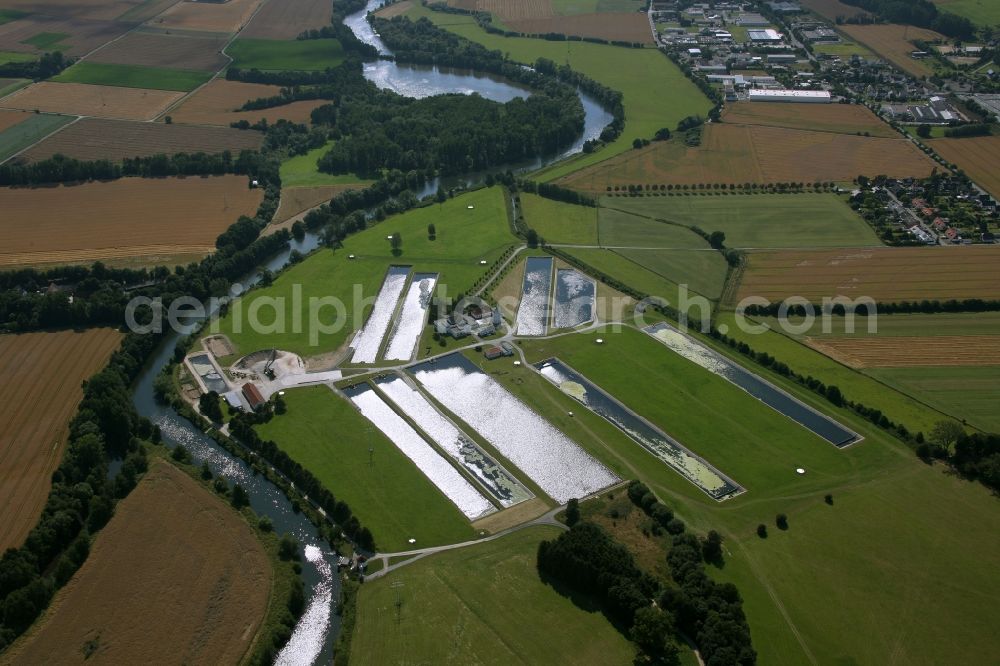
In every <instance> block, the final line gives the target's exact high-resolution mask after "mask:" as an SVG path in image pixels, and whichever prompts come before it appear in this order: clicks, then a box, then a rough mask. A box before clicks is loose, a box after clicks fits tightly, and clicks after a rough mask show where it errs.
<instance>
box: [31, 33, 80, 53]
mask: <svg viewBox="0 0 1000 666" xmlns="http://www.w3.org/2000/svg"><path fill="white" fill-rule="evenodd" d="M69 38H70V35H69V34H67V33H65V32H40V33H38V34H37V35H34V36H33V37H29V38H28V39H25V40H24V41H22V42H21V43H22V44H28V45H30V46H34V47H35V48H36V49H38V50H39V51H48V50H51V49H54V48H62V47H63V46H65V45H63V44H60V42H62V41H63V40H66V39H69Z"/></svg>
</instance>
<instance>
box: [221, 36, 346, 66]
mask: <svg viewBox="0 0 1000 666" xmlns="http://www.w3.org/2000/svg"><path fill="white" fill-rule="evenodd" d="M226 53H227V54H229V56H230V57H231V58H233V64H232V66H233V67H240V68H242V69H261V70H297V71H298V70H301V71H307V72H308V71H322V70H324V69H326V68H327V67H336V66H337V65H339V64H340V63H342V62H343V61H344V50H343V49H342V48H341V46H340V42H338V41H337V40H336V39H300V40H287V41H284V40H277V39H237V40H236V41H235V42H233V43H232V44H230V45H229V47H228V48H226Z"/></svg>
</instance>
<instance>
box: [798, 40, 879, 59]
mask: <svg viewBox="0 0 1000 666" xmlns="http://www.w3.org/2000/svg"><path fill="white" fill-rule="evenodd" d="M813 51H815V52H816V53H826V54H829V55H835V56H841V57H844V58H850V57H851V56H852V55H858V56H860V57H862V58H870V57H871V56H872V52H871V51H870V50H869V49H867V48H866V47H864V46H862V45H861V44H858V43H857V42H850V41H845V42H843V43H841V44H813Z"/></svg>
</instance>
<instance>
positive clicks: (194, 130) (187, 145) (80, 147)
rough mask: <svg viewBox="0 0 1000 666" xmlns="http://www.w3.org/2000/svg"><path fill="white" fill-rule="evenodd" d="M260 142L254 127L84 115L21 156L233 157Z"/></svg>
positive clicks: (32, 159) (33, 159)
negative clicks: (236, 127) (226, 152)
mask: <svg viewBox="0 0 1000 666" xmlns="http://www.w3.org/2000/svg"><path fill="white" fill-rule="evenodd" d="M263 142H264V135H263V134H262V133H261V132H256V131H254V130H238V129H232V128H230V127H198V126H193V125H166V124H163V123H136V122H131V121H128V120H102V119H100V118H84V119H83V120H80V121H78V122H76V123H73V124H72V125H69V126H67V127H66V128H64V129H63V130H62V131H61V132H57V133H56V134H53V135H52V136H50V137H49V138H47V139H45V140H44V141H42V142H40V143H38V144H35V145H34V146H32V147H31V148H29V149H28V150H27V151H25V152H24V153H22V154H21V157H22V158H24V159H26V160H28V161H29V162H38V161H41V160H44V159H48V158H50V157H52V156H53V155H55V154H56V153H59V154H61V155H66V156H67V157H73V158H76V159H78V160H88V161H89V160H112V161H115V162H118V161H121V160H123V159H125V158H126V157H149V156H150V155H157V154H160V153H163V154H166V155H172V154H174V153H197V152H204V153H221V152H223V151H226V150H228V151H230V152H231V153H232V154H233V156H234V157H235V156H236V155H238V154H239V153H240V151H242V150H258V149H259V148H260V146H261V144H262V143H263Z"/></svg>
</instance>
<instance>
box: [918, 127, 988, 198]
mask: <svg viewBox="0 0 1000 666" xmlns="http://www.w3.org/2000/svg"><path fill="white" fill-rule="evenodd" d="M930 146H931V148H933V149H934V151H935V152H937V154H938V155H940V156H941V157H943V158H945V159H946V160H948V161H949V162H953V163H955V164H957V165H958V168H960V169H961V170H962V171H964V172H965V173H966V174H967V175H968V176H969V178H971V179H972V180H974V181H976V183H977V184H978V185H979V186H981V187H983V188H984V189H985V190H986V191H987V192H989V193H990V194H992V195H993V196H994V197H1000V136H977V137H975V138H968V139H934V140H933V141H931V142H930Z"/></svg>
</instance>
